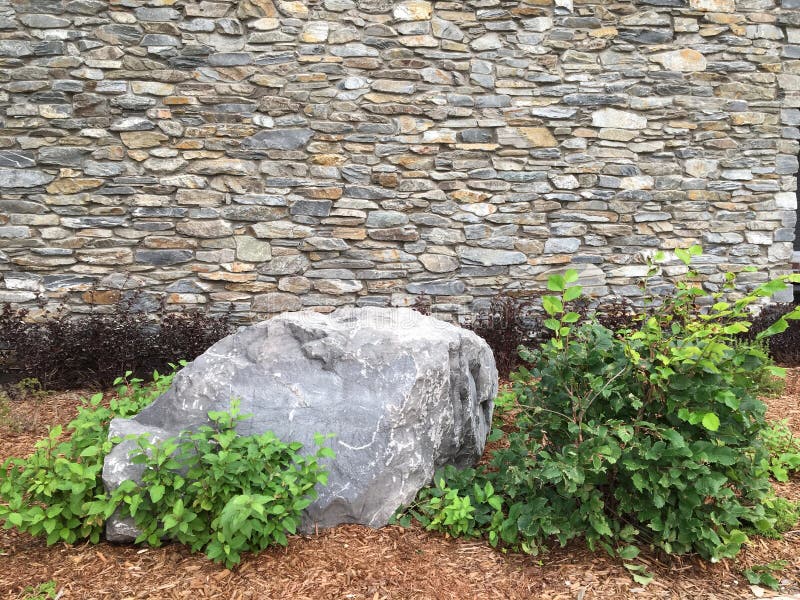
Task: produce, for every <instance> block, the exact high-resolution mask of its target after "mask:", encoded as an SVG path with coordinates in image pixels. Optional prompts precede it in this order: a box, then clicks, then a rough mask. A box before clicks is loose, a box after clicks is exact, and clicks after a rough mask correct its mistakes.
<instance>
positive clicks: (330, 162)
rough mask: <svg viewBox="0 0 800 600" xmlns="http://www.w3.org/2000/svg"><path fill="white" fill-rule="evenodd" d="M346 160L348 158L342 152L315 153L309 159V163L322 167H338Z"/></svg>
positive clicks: (345, 162)
mask: <svg viewBox="0 0 800 600" xmlns="http://www.w3.org/2000/svg"><path fill="white" fill-rule="evenodd" d="M347 161H348V158H347V157H346V156H344V155H342V154H315V155H314V156H312V157H311V158H310V159H309V162H310V163H311V164H313V165H321V166H323V167H340V166H342V165H344V164H347Z"/></svg>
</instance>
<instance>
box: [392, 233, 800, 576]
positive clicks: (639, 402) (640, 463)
mask: <svg viewBox="0 0 800 600" xmlns="http://www.w3.org/2000/svg"><path fill="white" fill-rule="evenodd" d="M698 253H699V248H697V247H693V248H691V249H690V250H689V251H683V250H680V251H677V252H676V255H677V256H678V257H679V258H680V259H681V260H683V261H684V262H685V263H686V264H687V265H689V263H690V261H691V257H692V256H693V255H696V254H698ZM657 272H658V269H657V267H656V266H655V264H651V275H655V274H656V273H657ZM692 277H693V274H692V273H691V272H690V275H689V279H688V280H687V281H685V282H682V283H680V284H678V285H677V287H676V289H675V290H674V291H673V292H672V293H671V294H670V295H669V296H666V297H663V298H658V299H654V300H655V301H657V302H658V306H657V308H651V309H648V310H645V311H643V312H642V313H641V314H640V315H638V316H637V317H635V318H634V325H635V326H634V327H631V328H630V329H624V330H620V331H617V332H614V331H612V330H610V329H608V328H607V327H604V326H603V325H601V324H599V323H598V322H597V321H596V320H589V321H588V322H581V323H578V321H580V320H581V319H580V315H579V314H578V313H577V312H573V311H569V310H565V306H568V303H569V302H571V301H574V300H575V299H577V298H578V297H579V296H580V294H581V288H580V286H578V285H572V284H574V283H575V282H576V281H577V278H578V276H577V273H576V272H575V271H567V273H566V274H565V275H563V276H561V275H559V276H554V277H551V278H550V280H549V283H548V288H549V290H550V291H551V292H555V294H553V295H548V296H545V297H544V298H543V307H544V310H545V311H546V312H547V315H548V318H547V320H545V322H544V325H545V327H547V328H548V329H550V330H551V331H552V332H553V337H552V339H551V340H550V341H548V342H547V343H545V344H544V345H542V347H541V348H539V349H536V350H533V351H529V350H524V349H523V350H522V351H521V354H522V357H523V358H524V359H525V360H526V361H527V362H528V363H530V364H531V365H532V366H531V367H530V368H525V367H522V368H520V369H519V370H518V371H517V372H515V373H514V374H513V375H512V381H513V384H514V385H513V393H514V395H515V397H516V402H517V404H518V406H519V413H518V416H517V419H516V431H512V432H511V433H509V434H508V440H507V441H508V444H507V447H505V448H501V449H499V450H496V451H495V452H494V454H493V456H492V458H491V460H490V462H489V465H488V467H486V468H482V469H479V470H477V471H476V470H467V471H462V472H455V471H453V470H449V471H446V472H444V473H443V474H441V475H440V476H437V485H436V487H434V488H432V489H429V490H426V491H425V492H423V493H422V494H421V495H420V497H419V498H418V501H417V502H416V503H415V505H414V506H412V507H411V509H410V511H409V512H408V513H407V515H406V517H405V520H408V519H409V517H411V516H413V517H416V518H417V519H419V520H420V521H421V522H422V523H423V524H424V525H425V526H426V527H428V528H431V529H439V530H443V531H446V532H448V533H450V534H452V535H480V534H483V535H486V536H487V537H488V539H489V541H490V543H492V544H493V545H502V546H508V547H512V548H516V549H521V550H523V551H525V552H531V553H535V552H537V551H539V550H540V549H541V548H542V546H543V545H544V544H546V543H547V541H548V540H549V539H555V540H557V541H558V542H559V543H560V544H562V545H564V544H566V543H567V542H568V541H569V540H571V539H573V538H576V537H583V538H584V539H585V540H586V542H587V543H588V545H589V546H590V547H592V548H594V547H597V546H599V547H601V548H604V549H605V550H606V551H608V552H609V553H611V554H612V555H615V556H618V557H620V558H622V559H623V560H627V561H630V560H633V559H635V558H636V556H637V555H638V554H639V552H640V548H642V547H650V548H657V549H661V550H663V551H665V552H668V553H676V554H677V553H687V552H697V553H699V554H701V555H702V556H704V557H706V558H709V559H712V560H717V559H720V558H723V557H731V556H734V555H735V554H736V553H737V552H738V551H739V549H740V548H741V546H742V544H743V543H744V542H745V541H746V540H747V536H746V534H745V533H744V530H745V529H753V530H755V531H764V532H773V531H774V526H775V523H776V520H777V517H776V516H775V511H773V510H772V509H771V508H770V506H769V500H770V499H771V498H774V496H773V495H772V493H771V486H770V483H769V479H768V476H767V472H766V470H765V469H764V468H763V464H764V461H765V460H767V461H768V450H767V448H766V446H765V442H764V439H763V438H762V434H763V432H764V431H765V427H766V422H765V418H764V413H765V405H764V404H763V403H762V402H761V401H760V400H759V398H758V391H759V385H760V384H759V381H762V380H763V378H764V377H765V374H777V375H780V374H781V373H782V370H780V369H778V368H776V367H774V366H773V365H772V363H771V361H770V359H769V357H768V356H767V355H766V353H765V352H764V351H763V349H762V348H761V347H759V346H758V345H747V344H742V343H740V341H739V340H738V339H737V335H738V334H740V333H742V332H744V331H746V330H747V328H748V327H749V325H750V320H749V318H750V314H749V312H748V307H749V306H750V305H752V304H753V303H755V302H757V301H759V299H760V298H763V297H766V296H769V295H771V294H772V293H774V292H775V291H777V290H779V289H782V288H784V287H785V286H786V283H785V282H783V281H773V282H770V283H768V284H765V285H763V286H761V287H759V288H758V289H756V290H754V291H753V292H751V293H749V294H746V295H744V296H742V297H740V298H739V299H738V300H735V301H731V302H726V301H724V300H723V299H722V297H721V293H716V294H706V292H704V291H703V290H702V289H701V288H700V287H699V285H697V284H695V283H694V282H693V281H692ZM733 283H734V278H733V276H732V275H731V276H729V277H728V287H729V288H732V287H733ZM703 305H705V306H706V308H705V309H701V306H703ZM797 318H800V311H795V312H794V313H790V314H787V315H784V316H783V317H781V319H780V320H779V321H778V322H777V323H775V324H774V325H772V326H770V327H768V328H766V329H765V330H764V331H763V332H762V333H761V334H759V336H758V338H759V339H761V338H764V337H766V336H768V335H771V334H773V333H777V332H780V331H782V330H783V329H785V328H786V326H787V319H797ZM487 484H491V486H490V487H489V489H490V490H491V491H492V493H491V494H487V491H488V490H487ZM626 566H628V568H629V569H630V570H631V572H632V574H633V576H634V578H636V579H637V581H641V582H646V581H647V580H648V578H649V575H648V574H647V573H646V572H645V570H644V568H643V567H642V566H641V565H636V564H633V563H628V564H626Z"/></svg>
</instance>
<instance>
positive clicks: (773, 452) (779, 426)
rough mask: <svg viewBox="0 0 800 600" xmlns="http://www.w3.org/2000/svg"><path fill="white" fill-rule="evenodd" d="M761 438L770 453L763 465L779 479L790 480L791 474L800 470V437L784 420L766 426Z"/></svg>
mask: <svg viewBox="0 0 800 600" xmlns="http://www.w3.org/2000/svg"><path fill="white" fill-rule="evenodd" d="M761 439H762V440H764V444H765V446H766V449H767V454H768V456H767V457H766V458H765V460H764V462H763V463H762V466H763V467H764V468H765V469H766V470H767V471H768V472H769V474H770V475H771V476H772V477H774V478H775V479H777V480H778V481H783V482H786V481H789V474H790V473H792V472H794V471H798V470H800V438H797V437H795V436H794V435H793V434H792V430H791V429H789V426H788V425H787V424H786V421H785V420H784V421H778V422H775V423H771V424H770V425H769V426H768V427H765V428H764V429H763V430H762V432H761Z"/></svg>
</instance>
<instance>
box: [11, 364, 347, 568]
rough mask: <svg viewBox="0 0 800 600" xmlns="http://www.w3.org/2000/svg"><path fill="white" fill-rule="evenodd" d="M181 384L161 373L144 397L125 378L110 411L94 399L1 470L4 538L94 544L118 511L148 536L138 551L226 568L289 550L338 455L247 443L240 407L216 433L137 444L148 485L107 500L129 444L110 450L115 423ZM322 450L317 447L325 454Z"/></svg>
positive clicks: (123, 489) (259, 438) (261, 439)
mask: <svg viewBox="0 0 800 600" xmlns="http://www.w3.org/2000/svg"><path fill="white" fill-rule="evenodd" d="M184 364H185V363H184ZM129 375H130V373H128V374H127V375H126V377H128V376H129ZM173 376H174V372H173V373H172V374H169V375H166V376H164V375H160V374H159V373H158V372H155V373H154V376H153V383H151V384H149V385H146V386H145V385H143V382H142V380H140V379H135V378H134V379H127V378H120V379H118V380H117V381H116V382H115V383H116V385H117V386H118V389H117V395H116V396H115V397H113V398H112V399H111V401H110V402H109V406H108V407H105V406H103V404H102V400H103V396H102V394H96V395H94V396H92V397H91V399H89V400H87V401H83V403H82V405H81V406H80V407H79V408H78V416H77V417H76V418H75V419H74V420H73V421H72V422H70V423H69V424H68V425H67V427H66V429H65V430H64V429H63V428H62V427H61V426H57V427H54V428H52V429H51V430H50V432H49V435H48V437H47V438H45V439H44V440H41V441H40V442H38V443H37V444H36V447H35V451H34V453H33V454H32V455H31V456H30V457H28V458H11V459H9V460H7V461H6V462H5V463H4V465H3V467H2V469H1V470H0V500H1V501H2V502H3V503H4V504H3V503H0V519H2V520H3V521H4V527H5V528H11V527H15V528H17V529H19V530H20V531H26V532H28V533H30V534H32V535H43V536H45V537H46V540H47V543H48V544H55V543H57V542H60V541H63V542H67V543H74V542H77V541H79V540H83V539H88V540H89V541H91V542H93V543H97V542H98V541H99V540H100V538H101V535H102V533H103V527H104V523H105V521H106V520H107V519H108V518H109V517H110V516H111V515H112V514H113V513H114V512H115V511H116V510H119V511H120V516H121V517H126V516H132V517H133V518H134V520H135V522H136V524H137V526H138V527H139V528H140V530H141V532H142V534H141V535H140V536H139V538H138V539H137V542H147V543H149V544H151V545H159V544H160V543H161V541H162V540H164V539H166V540H175V541H179V542H182V543H185V544H187V545H188V546H189V547H190V548H191V549H192V551H198V550H204V551H205V552H206V554H207V555H208V556H209V557H210V558H211V559H213V560H215V561H218V562H224V563H225V564H226V565H227V566H232V565H234V564H236V563H238V562H239V561H240V559H241V553H242V552H244V551H258V550H262V549H263V548H265V547H267V546H268V545H271V544H282V545H285V544H286V543H287V538H286V534H287V533H290V534H291V533H295V531H296V530H297V526H298V525H299V523H300V515H301V513H302V511H303V509H305V508H306V507H307V506H308V505H309V504H310V503H311V502H312V501H313V500H314V498H316V490H315V486H316V484H318V483H319V484H325V483H326V481H327V472H326V471H325V470H324V469H323V468H322V467H321V465H320V463H319V460H320V459H321V458H325V457H331V456H332V455H333V453H332V451H331V450H330V449H328V448H322V447H320V448H319V449H318V451H317V453H316V454H314V455H301V454H300V452H301V450H302V445H301V444H299V443H284V442H282V441H280V440H279V439H277V438H276V437H275V436H274V434H272V433H269V432H267V433H264V434H261V435H253V436H239V435H238V434H237V433H236V429H235V428H236V425H237V423H239V422H240V421H242V420H243V419H244V418H245V417H242V416H240V415H239V404H238V402H236V401H234V402H232V405H231V409H230V411H228V412H212V413H209V419H210V422H211V425H210V426H203V427H200V428H198V429H197V430H196V431H194V432H185V433H182V434H181V435H179V436H178V437H177V438H174V439H169V440H166V441H164V442H162V443H158V444H154V443H151V442H150V441H148V439H147V437H146V436H140V437H139V438H138V447H139V449H138V451H136V452H135V454H134V456H133V461H134V462H136V463H139V464H143V465H144V466H145V470H144V475H143V479H142V482H141V483H136V482H134V481H124V482H122V484H121V485H120V486H119V487H118V488H117V489H116V490H115V491H114V492H113V493H111V494H108V493H106V492H105V489H104V486H103V482H102V477H101V475H102V469H103V461H104V458H105V456H106V455H107V454H108V452H109V451H110V450H111V448H112V447H113V445H114V444H115V443H117V442H119V441H121V440H119V439H116V440H109V439H108V426H109V423H110V421H111V419H113V418H114V417H130V416H133V415H135V414H137V413H138V412H139V411H140V410H142V409H143V408H144V407H145V406H147V405H148V404H150V403H151V402H152V401H153V400H154V399H155V398H157V397H158V396H160V395H161V394H162V393H164V392H165V391H166V390H167V388H168V387H169V385H170V383H171V382H172V378H173ZM322 440H323V438H322V436H318V438H317V444H318V445H320V446H321V444H322Z"/></svg>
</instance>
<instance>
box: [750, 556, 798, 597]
mask: <svg viewBox="0 0 800 600" xmlns="http://www.w3.org/2000/svg"><path fill="white" fill-rule="evenodd" d="M787 565H788V562H786V561H785V560H774V561H772V562H769V563H767V564H764V565H753V566H752V567H750V568H749V569H744V570H743V571H742V575H744V576H745V577H746V578H747V581H749V582H750V583H751V584H752V585H763V586H766V587H768V588H769V589H771V590H778V589H780V581H779V580H778V579H777V578H776V577H775V575H773V573H780V572H781V571H783V570H784V569H785V568H786V566H787Z"/></svg>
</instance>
